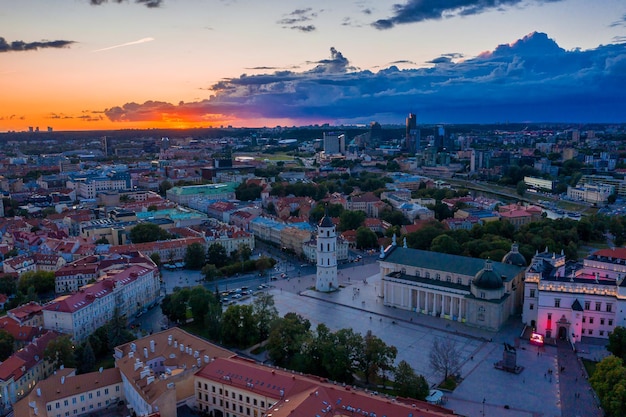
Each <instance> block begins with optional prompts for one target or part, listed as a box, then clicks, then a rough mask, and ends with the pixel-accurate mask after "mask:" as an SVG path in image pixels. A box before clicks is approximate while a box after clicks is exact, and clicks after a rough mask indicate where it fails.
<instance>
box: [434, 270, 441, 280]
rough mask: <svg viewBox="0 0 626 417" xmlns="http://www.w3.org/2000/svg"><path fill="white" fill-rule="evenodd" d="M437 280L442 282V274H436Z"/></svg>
mask: <svg viewBox="0 0 626 417" xmlns="http://www.w3.org/2000/svg"><path fill="white" fill-rule="evenodd" d="M435 279H436V280H437V281H439V280H441V274H440V273H439V272H437V273H436V274H435Z"/></svg>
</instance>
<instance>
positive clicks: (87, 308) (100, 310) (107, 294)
mask: <svg viewBox="0 0 626 417" xmlns="http://www.w3.org/2000/svg"><path fill="white" fill-rule="evenodd" d="M122 268H123V269H119V270H109V271H107V274H106V275H104V276H103V277H102V278H101V279H100V280H98V281H97V282H95V283H93V284H88V285H86V286H84V287H82V288H81V289H80V291H78V292H76V293H74V294H72V295H64V296H61V297H58V298H56V299H55V300H54V301H53V302H52V303H50V304H48V305H47V306H45V307H44V309H43V322H44V327H45V328H46V329H51V330H55V331H58V332H62V333H67V334H69V335H71V336H72V338H73V339H74V340H75V341H77V342H81V341H83V340H84V339H85V338H87V337H88V336H89V335H90V334H92V333H93V332H94V331H95V330H96V329H97V328H98V327H100V326H103V325H104V324H106V323H107V322H108V321H109V320H111V318H112V317H113V312H114V311H115V310H116V309H117V311H118V313H119V314H120V315H121V316H126V317H131V316H133V315H134V314H136V313H137V312H138V311H140V310H142V309H144V308H147V307H148V306H149V305H152V304H153V303H154V302H155V301H156V299H157V297H158V296H159V291H160V284H159V271H158V268H157V267H156V266H155V265H154V263H150V264H148V263H142V264H132V265H131V266H126V265H125V266H123V267H122Z"/></svg>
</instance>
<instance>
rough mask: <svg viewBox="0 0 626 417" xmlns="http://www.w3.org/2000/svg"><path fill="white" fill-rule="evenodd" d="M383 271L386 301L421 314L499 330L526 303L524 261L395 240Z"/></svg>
mask: <svg viewBox="0 0 626 417" xmlns="http://www.w3.org/2000/svg"><path fill="white" fill-rule="evenodd" d="M512 250H515V248H513V249H512ZM380 274H381V280H382V284H381V286H380V288H379V290H378V291H379V296H380V297H382V298H383V302H384V304H385V305H387V306H391V307H396V308H402V309H405V310H410V311H414V312H415V313H417V314H428V315H431V316H435V317H441V318H444V319H447V320H454V321H459V322H462V323H466V324H468V325H471V326H476V327H481V328H485V329H489V330H498V329H499V328H500V327H501V326H502V325H503V324H504V323H505V322H506V320H508V318H509V317H510V316H511V315H513V314H518V313H519V312H520V311H521V308H522V294H523V291H522V284H523V277H524V267H523V266H518V265H512V264H506V263H500V262H493V261H491V260H489V259H487V260H483V259H476V258H469V257H464V256H458V255H449V254H445V253H437V252H429V251H423V250H417V249H409V248H406V247H398V246H395V245H391V246H389V247H388V248H387V249H386V250H385V251H384V252H382V253H381V256H380Z"/></svg>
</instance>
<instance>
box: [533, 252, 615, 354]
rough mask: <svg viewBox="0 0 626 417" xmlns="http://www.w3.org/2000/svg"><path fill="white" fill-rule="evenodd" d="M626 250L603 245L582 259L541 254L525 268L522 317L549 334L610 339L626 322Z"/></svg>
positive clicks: (537, 328)
mask: <svg viewBox="0 0 626 417" xmlns="http://www.w3.org/2000/svg"><path fill="white" fill-rule="evenodd" d="M625 277H626V248H616V249H602V250H599V251H597V252H595V253H594V254H592V255H591V256H589V257H587V258H586V259H584V260H583V262H582V263H580V262H566V260H565V256H564V255H563V254H560V255H559V254H555V253H549V252H548V251H545V252H542V253H537V254H535V257H534V258H533V260H532V263H531V266H530V267H529V268H528V270H527V271H526V277H525V289H524V310H523V315H522V321H523V322H524V323H525V324H526V325H528V326H530V327H532V328H533V329H534V331H535V332H536V333H539V334H542V335H544V337H545V338H547V339H550V338H554V339H556V338H559V339H563V340H569V341H570V342H572V343H576V342H580V341H581V339H582V338H583V337H592V338H601V339H607V338H608V336H609V334H610V333H611V332H612V331H613V329H614V328H615V327H616V326H626V312H625V311H626V282H625Z"/></svg>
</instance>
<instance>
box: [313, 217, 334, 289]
mask: <svg viewBox="0 0 626 417" xmlns="http://www.w3.org/2000/svg"><path fill="white" fill-rule="evenodd" d="M315 289H316V290H317V291H322V292H330V291H336V290H338V289H339V283H338V282H337V233H336V231H335V225H334V224H333V221H332V220H331V218H330V216H329V215H328V206H327V207H326V210H325V212H324V217H322V220H320V223H319V225H318V227H317V281H316V283H315Z"/></svg>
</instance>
